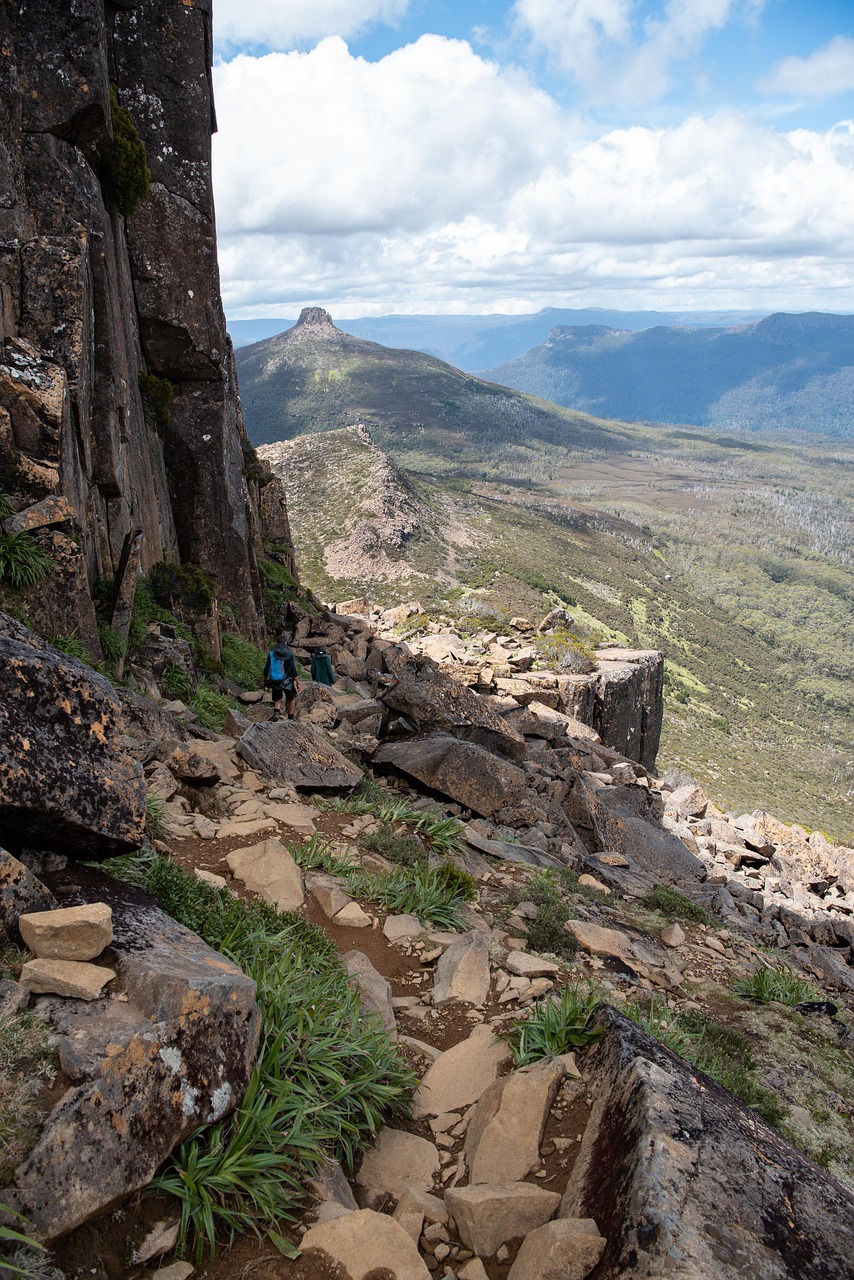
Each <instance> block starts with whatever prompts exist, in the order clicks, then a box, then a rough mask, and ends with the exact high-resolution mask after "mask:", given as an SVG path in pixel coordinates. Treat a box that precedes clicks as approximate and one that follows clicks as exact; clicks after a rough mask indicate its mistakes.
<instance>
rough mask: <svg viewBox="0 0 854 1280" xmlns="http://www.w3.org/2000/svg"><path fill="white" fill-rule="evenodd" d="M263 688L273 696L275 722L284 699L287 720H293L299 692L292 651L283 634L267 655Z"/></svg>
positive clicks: (280, 712) (279, 714)
mask: <svg viewBox="0 0 854 1280" xmlns="http://www.w3.org/2000/svg"><path fill="white" fill-rule="evenodd" d="M264 688H265V689H269V690H270V691H271V693H272V695H273V715H272V720H273V721H274V722H275V721H277V720H281V718H282V699H283V698H284V699H285V710H286V711H287V716H288V719H289V720H293V718H294V707H295V706H296V697H297V693H298V692H299V680H298V679H297V664H296V662H295V660H294V654H293V650H292V649H290V648H289V647H288V645H287V644H286V643H285V637H284V633H283V632H279V634H278V635H277V636H276V643H275V645H274V646H273V648H272V649H271V650H270V652H269V653H268V654H267V661H266V662H265V664H264Z"/></svg>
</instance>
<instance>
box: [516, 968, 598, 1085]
mask: <svg viewBox="0 0 854 1280" xmlns="http://www.w3.org/2000/svg"><path fill="white" fill-rule="evenodd" d="M598 1004H599V995H598V993H597V991H596V989H595V988H594V987H593V986H592V984H590V983H588V984H587V985H586V986H580V985H575V984H567V986H565V987H564V988H563V991H562V992H561V994H560V999H559V1000H557V999H556V997H555V996H548V997H547V998H546V999H545V1000H541V1001H540V1002H539V1003H538V1004H537V1005H536V1006H535V1008H534V1009H533V1010H532V1011H531V1013H529V1014H528V1016H527V1017H526V1018H521V1019H519V1021H518V1022H514V1023H513V1025H512V1026H511V1027H510V1029H509V1031H505V1032H504V1033H503V1034H502V1036H501V1039H502V1040H506V1041H507V1043H508V1044H509V1045H510V1048H511V1050H512V1053H513V1058H514V1060H515V1062H516V1066H517V1067H526V1066H528V1065H529V1063H532V1062H539V1060H540V1059H541V1058H550V1057H559V1056H560V1055H561V1054H562V1053H568V1052H569V1051H570V1050H571V1049H577V1048H581V1047H583V1046H584V1045H588V1044H594V1043H595V1042H596V1041H597V1040H601V1039H602V1037H603V1036H604V1034H605V1029H604V1027H595V1026H594V1025H593V1022H594V1017H595V1013H596V1007H597V1005H598Z"/></svg>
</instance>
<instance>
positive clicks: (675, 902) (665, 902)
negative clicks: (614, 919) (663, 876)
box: [641, 884, 714, 925]
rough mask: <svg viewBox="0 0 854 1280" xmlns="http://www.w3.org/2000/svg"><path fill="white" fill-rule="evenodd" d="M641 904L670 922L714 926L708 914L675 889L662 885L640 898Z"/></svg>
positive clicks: (656, 886)
mask: <svg viewBox="0 0 854 1280" xmlns="http://www.w3.org/2000/svg"><path fill="white" fill-rule="evenodd" d="M641 902H642V903H643V905H644V906H645V907H649V909H650V910H651V911H658V912H660V914H661V915H663V916H667V918H668V919H670V920H685V921H688V922H689V923H690V924H706V925H709V924H714V920H713V919H712V917H711V916H710V915H709V913H708V912H707V911H704V910H703V908H702V907H699V906H698V905H697V903H696V902H692V901H691V899H690V898H686V897H685V894H684V893H679V891H678V890H677V889H668V888H667V887H666V886H665V885H662V884H657V885H655V887H654V888H653V889H652V890H651V891H650V892H649V893H647V894H645V895H644V897H643V898H641Z"/></svg>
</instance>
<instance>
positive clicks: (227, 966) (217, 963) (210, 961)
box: [205, 956, 243, 973]
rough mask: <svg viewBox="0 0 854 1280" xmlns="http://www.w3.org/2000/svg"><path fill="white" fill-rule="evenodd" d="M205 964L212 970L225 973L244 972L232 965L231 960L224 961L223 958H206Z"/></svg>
mask: <svg viewBox="0 0 854 1280" xmlns="http://www.w3.org/2000/svg"><path fill="white" fill-rule="evenodd" d="M205 964H206V965H209V966H210V968H211V969H220V970H221V971H222V972H223V973H242V972H243V970H242V969H240V968H238V966H237V965H236V964H232V963H231V961H230V960H224V959H223V957H222V956H205Z"/></svg>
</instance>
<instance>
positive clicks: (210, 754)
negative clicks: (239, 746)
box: [193, 738, 240, 782]
mask: <svg viewBox="0 0 854 1280" xmlns="http://www.w3.org/2000/svg"><path fill="white" fill-rule="evenodd" d="M193 752H194V754H195V755H197V756H203V757H204V759H205V760H209V761H210V763H211V764H213V765H215V767H216V770H217V773H218V774H219V776H220V781H221V782H233V781H234V780H235V779H236V778H239V777H240V770H239V769H238V767H237V765H236V764H235V763H234V740H233V738H220V739H218V740H217V741H215V742H205V741H202V740H201V739H199V740H198V741H195V742H194V743H193Z"/></svg>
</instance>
